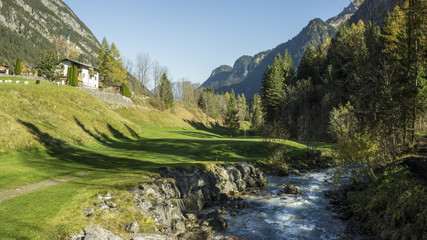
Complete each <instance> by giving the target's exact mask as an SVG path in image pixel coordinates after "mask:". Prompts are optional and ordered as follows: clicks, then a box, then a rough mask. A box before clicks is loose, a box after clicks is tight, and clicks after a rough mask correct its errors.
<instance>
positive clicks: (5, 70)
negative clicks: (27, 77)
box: [0, 62, 10, 74]
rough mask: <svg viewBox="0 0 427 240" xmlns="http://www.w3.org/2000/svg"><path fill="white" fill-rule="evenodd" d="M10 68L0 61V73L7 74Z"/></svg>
mask: <svg viewBox="0 0 427 240" xmlns="http://www.w3.org/2000/svg"><path fill="white" fill-rule="evenodd" d="M9 72H10V68H9V66H7V65H6V64H4V63H2V62H0V73H3V74H9Z"/></svg>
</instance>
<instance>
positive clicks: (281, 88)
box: [261, 50, 294, 123]
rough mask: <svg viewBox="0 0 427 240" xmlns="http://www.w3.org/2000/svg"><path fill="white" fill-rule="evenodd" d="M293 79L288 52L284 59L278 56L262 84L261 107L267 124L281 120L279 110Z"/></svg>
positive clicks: (292, 69)
mask: <svg viewBox="0 0 427 240" xmlns="http://www.w3.org/2000/svg"><path fill="white" fill-rule="evenodd" d="M293 78H294V67H293V61H292V58H291V56H290V55H289V53H288V50H286V51H285V54H284V56H283V58H282V56H281V55H280V54H278V55H277V56H276V58H275V59H274V62H273V65H270V66H268V68H267V70H266V72H265V73H264V77H263V80H262V83H261V99H262V101H261V106H262V110H263V112H264V116H265V121H266V122H267V123H274V122H277V121H278V120H279V113H280V112H279V109H280V106H281V104H282V101H283V100H284V97H285V96H284V95H285V86H286V84H287V83H288V82H291V81H292V80H293Z"/></svg>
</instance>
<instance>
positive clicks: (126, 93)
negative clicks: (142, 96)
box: [122, 84, 132, 98]
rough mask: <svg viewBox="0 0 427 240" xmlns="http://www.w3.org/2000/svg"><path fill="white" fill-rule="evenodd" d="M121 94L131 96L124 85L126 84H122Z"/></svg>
mask: <svg viewBox="0 0 427 240" xmlns="http://www.w3.org/2000/svg"><path fill="white" fill-rule="evenodd" d="M122 95H123V96H125V97H129V98H130V97H131V96H132V93H131V92H130V90H129V88H128V87H127V86H126V84H123V85H122Z"/></svg>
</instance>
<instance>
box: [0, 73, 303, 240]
mask: <svg viewBox="0 0 427 240" xmlns="http://www.w3.org/2000/svg"><path fill="white" fill-rule="evenodd" d="M3 79H4V78H3ZM0 102H1V103H2V104H0V122H2V125H3V126H5V127H2V128H0V189H13V188H17V187H19V186H22V185H25V184H27V183H36V182H40V181H43V180H46V179H55V178H57V177H59V176H64V175H78V174H81V173H88V175H86V176H84V177H81V178H78V179H75V180H72V181H69V182H66V183H62V184H58V185H55V186H52V187H48V188H45V189H41V190H38V191H35V192H32V193H29V194H26V195H22V196H19V197H15V198H12V199H7V200H4V201H2V202H0V216H1V218H0V226H1V227H0V236H1V237H0V238H1V239H58V238H61V237H64V236H69V235H70V234H72V233H74V232H77V231H79V230H80V229H81V228H83V227H84V226H87V225H96V224H99V225H101V226H104V227H106V228H108V229H111V230H112V231H116V232H118V231H119V230H120V231H121V230H123V228H124V226H125V224H127V223H129V222H131V221H138V222H139V223H140V224H141V225H142V226H143V227H144V228H145V230H147V231H150V230H152V221H151V220H150V219H148V218H147V217H145V216H143V215H141V214H138V212H137V210H136V209H135V207H134V204H133V203H132V196H131V195H130V194H128V193H127V192H126V191H125V189H127V188H129V187H135V186H137V185H138V183H139V182H143V181H148V178H147V176H150V175H153V174H155V173H154V172H153V171H152V170H153V169H155V168H159V167H162V166H169V167H170V166H172V167H173V166H179V167H193V166H200V165H206V164H211V163H216V162H217V161H219V162H238V161H252V160H257V159H262V158H266V155H267V154H266V151H265V149H264V146H263V145H262V143H261V139H259V138H248V139H242V138H233V139H230V138H228V137H227V132H226V131H224V129H221V128H219V127H213V128H207V127H205V126H204V125H203V124H199V123H197V121H202V120H205V116H203V114H201V113H200V111H198V110H197V109H191V110H185V111H184V110H183V109H182V107H181V106H177V107H176V108H175V109H174V110H172V111H170V112H175V114H176V115H179V116H181V117H185V118H187V119H190V121H184V120H182V119H180V118H178V117H176V116H175V115H172V114H171V113H169V112H161V111H153V110H144V109H139V108H130V109H119V110H110V109H109V108H108V106H106V105H105V104H104V103H102V102H100V101H98V100H97V99H94V98H93V97H91V96H89V95H87V94H85V93H83V92H81V91H79V90H77V89H74V88H71V87H66V86H59V87H58V86H56V85H52V84H50V83H42V84H41V85H35V84H34V83H33V82H32V84H30V85H23V84H15V83H14V84H9V85H6V84H4V83H3V84H2V85H0ZM286 144H288V145H289V146H290V147H291V148H292V149H294V150H296V151H302V149H305V148H306V145H305V144H304V143H295V142H286ZM217 156H218V158H217ZM105 191H109V192H111V193H112V194H113V196H115V197H116V198H115V199H117V200H116V201H117V202H116V203H117V204H118V207H119V209H120V211H121V212H122V213H121V215H120V217H118V218H117V217H116V216H117V215H116V214H115V213H110V212H102V211H96V213H95V215H94V216H92V217H90V218H86V217H84V215H83V214H82V211H83V210H84V209H86V208H90V207H93V203H94V202H97V199H96V197H95V195H96V194H103V193H104V192H105ZM121 232H122V231H121ZM59 236H61V237H59ZM124 237H129V236H124Z"/></svg>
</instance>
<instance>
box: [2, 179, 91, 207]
mask: <svg viewBox="0 0 427 240" xmlns="http://www.w3.org/2000/svg"><path fill="white" fill-rule="evenodd" d="M86 175H88V173H87V172H86V173H84V174H81V175H77V176H62V177H60V178H56V179H48V180H45V181H42V182H38V183H33V184H27V185H23V186H18V187H14V188H13V189H0V202H1V201H3V200H6V199H9V198H14V197H18V196H21V195H24V194H27V193H30V192H35V191H37V190H40V189H43V188H47V187H51V186H54V185H58V184H60V183H65V182H68V181H71V180H74V179H77V178H81V177H84V176H86Z"/></svg>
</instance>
